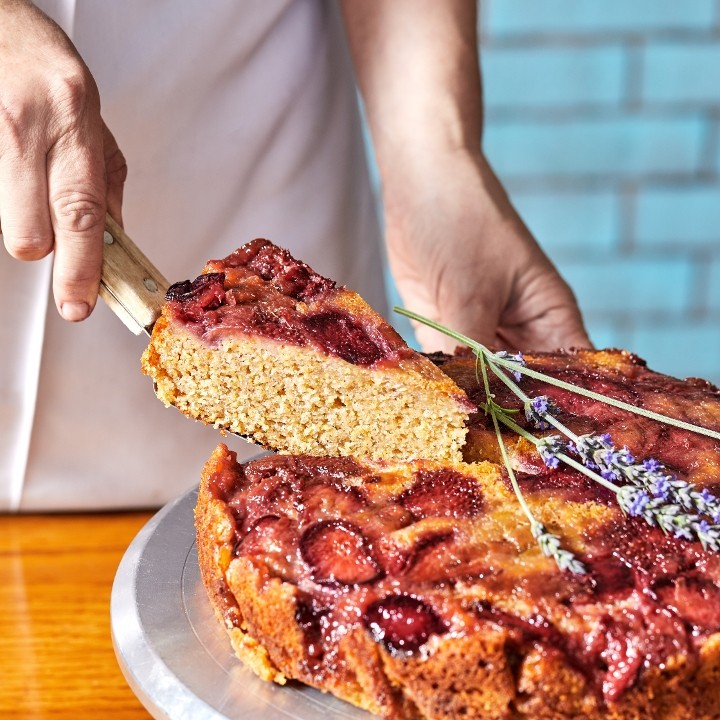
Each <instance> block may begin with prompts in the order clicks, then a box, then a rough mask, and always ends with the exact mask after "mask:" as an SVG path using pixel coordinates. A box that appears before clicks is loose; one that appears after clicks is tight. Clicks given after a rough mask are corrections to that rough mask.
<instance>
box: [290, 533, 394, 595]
mask: <svg viewBox="0 0 720 720" xmlns="http://www.w3.org/2000/svg"><path fill="white" fill-rule="evenodd" d="M300 554H301V555H302V558H303V560H304V561H305V562H306V563H307V564H308V565H309V566H310V567H311V568H312V573H313V579H314V580H315V581H316V582H319V583H341V584H343V585H358V584H361V583H367V582H370V581H371V580H374V579H375V578H376V577H378V575H380V567H379V565H378V564H377V562H376V561H375V558H374V557H373V556H372V554H371V552H370V548H369V546H368V542H367V540H366V539H365V536H364V535H363V533H362V531H361V530H360V528H358V527H356V526H355V525H353V524H351V523H348V522H344V521H341V520H323V521H321V522H318V523H315V524H314V525H312V526H311V527H309V528H308V529H307V530H306V531H305V532H304V533H303V535H302V537H301V539H300Z"/></svg>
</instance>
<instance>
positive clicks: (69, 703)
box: [0, 512, 152, 720]
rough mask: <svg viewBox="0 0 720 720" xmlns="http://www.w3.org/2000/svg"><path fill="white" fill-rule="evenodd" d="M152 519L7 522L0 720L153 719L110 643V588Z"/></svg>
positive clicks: (1, 527) (0, 560)
mask: <svg viewBox="0 0 720 720" xmlns="http://www.w3.org/2000/svg"><path fill="white" fill-rule="evenodd" d="M151 515H152V513H147V512H143V513H139V512H134V513H118V514H115V513H113V514H92V515H90V514H85V515H80V514H78V515H28V516H7V515H5V516H0V718H5V717H7V718H22V720H35V719H42V718H53V720H61V719H62V720H64V719H66V718H67V720H85V719H86V718H87V719H88V720H89V719H90V718H92V719H93V720H98V718H104V719H108V720H148V719H149V718H150V717H151V716H150V714H149V713H148V712H147V711H146V710H145V709H144V708H143V707H142V705H141V704H140V702H139V701H138V700H137V698H136V697H135V696H134V695H133V693H132V691H131V690H130V688H129V687H128V686H127V684H126V682H125V679H124V678H123V675H122V673H121V671H120V668H119V666H118V663H117V660H116V659H115V653H114V651H113V647H112V640H111V636H110V591H111V588H112V582H113V578H114V577H115V571H116V570H117V566H118V564H119V562H120V559H121V558H122V555H123V553H124V552H125V549H126V548H127V546H128V545H129V544H130V541H131V540H132V539H133V537H135V535H136V533H137V532H138V531H139V530H140V528H141V527H142V526H143V525H144V524H145V523H146V522H147V520H148V519H149V518H150V517H151Z"/></svg>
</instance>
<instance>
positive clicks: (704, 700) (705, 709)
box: [196, 445, 720, 720]
mask: <svg viewBox="0 0 720 720" xmlns="http://www.w3.org/2000/svg"><path fill="white" fill-rule="evenodd" d="M522 484H523V486H524V491H525V497H526V500H527V503H528V506H529V507H530V508H531V509H532V512H533V514H534V515H535V516H536V517H537V518H538V520H539V521H541V522H542V523H544V524H545V526H546V527H547V528H548V529H549V530H551V531H552V532H555V533H557V534H558V535H559V536H561V537H562V542H563V545H564V546H565V547H566V548H567V549H568V550H569V551H571V552H573V553H574V554H575V556H576V557H577V558H578V559H580V560H581V561H582V563H583V564H584V567H585V569H586V572H585V573H584V574H572V573H570V572H568V571H561V570H559V569H558V566H557V565H556V564H555V562H554V560H553V559H551V558H549V557H546V556H545V555H544V554H543V553H542V552H541V550H540V547H539V546H538V544H537V542H536V541H535V538H534V537H533V536H532V534H531V532H530V528H529V524H528V521H527V518H526V517H525V515H524V514H523V512H522V511H521V509H520V506H519V504H518V502H517V499H516V497H515V495H514V494H513V492H512V490H511V488H510V483H509V481H508V476H507V473H506V471H505V469H504V468H503V467H502V466H499V465H494V464H489V463H478V464H463V463H448V462H433V461H429V460H420V461H414V462H406V463H393V462H387V461H363V462H360V461H358V460H355V459H353V458H319V457H307V456H293V457H288V456H285V457H283V456H274V457H267V458H263V459H260V460H257V461H255V462H252V463H249V464H247V465H246V466H241V465H239V464H238V463H237V462H236V459H235V455H234V453H232V452H229V451H228V449H227V448H226V447H225V446H224V445H220V446H219V447H218V448H217V449H216V451H215V452H214V454H213V455H212V457H211V458H210V459H209V461H208V463H207V464H206V466H205V469H204V472H203V476H202V482H201V486H200V493H199V499H198V505H197V510H196V521H197V542H198V552H199V560H200V568H201V571H202V576H203V580H204V582H205V585H206V587H207V589H208V592H209V596H210V599H211V602H212V604H213V606H214V608H215V610H216V613H217V615H218V616H219V617H220V619H221V620H222V622H223V624H224V625H225V627H226V628H227V631H228V633H229V635H230V639H231V642H232V645H233V647H234V648H235V651H236V652H237V654H238V655H239V657H240V658H241V659H242V660H243V661H244V662H245V663H246V664H247V665H249V666H250V667H251V668H252V669H253V670H254V671H255V672H256V673H257V674H258V675H259V676H260V677H261V678H264V679H266V680H272V681H275V682H277V683H281V684H282V683H285V682H286V680H288V679H296V680H300V681H302V682H304V683H307V684H309V685H311V686H314V687H316V688H320V689H321V690H324V691H328V692H331V693H333V694H335V695H337V696H338V697H340V698H343V699H345V700H347V701H349V702H351V703H354V704H355V705H358V706H360V707H363V708H365V709H367V710H369V711H371V712H373V713H376V714H377V715H380V716H382V717H384V718H393V719H396V720H400V719H402V720H416V719H428V720H429V719H431V718H432V719H433V720H457V719H458V718H468V719H470V718H477V719H482V720H491V719H497V720H500V719H503V720H520V719H521V718H533V719H534V720H538V719H548V720H550V719H553V720H559V719H561V718H580V717H582V718H584V719H585V720H628V719H629V718H632V719H633V720H710V718H717V717H718V707H720V556H718V555H717V554H716V553H713V552H710V551H709V550H705V549H703V547H702V546H701V544H700V543H698V542H689V541H687V540H684V539H682V538H677V537H674V536H673V535H671V534H668V535H666V534H664V533H663V532H662V531H661V530H659V529H658V528H653V527H650V526H649V525H648V524H647V523H645V522H644V521H643V520H642V519H641V518H639V517H629V516H627V515H625V514H623V513H622V512H621V511H620V509H619V508H618V506H617V504H616V503H614V502H612V498H611V497H610V493H608V492H607V491H603V490H602V488H600V490H598V489H597V488H595V487H590V486H588V485H585V484H577V483H572V482H567V483H563V482H555V481H554V480H553V479H552V478H550V477H549V476H546V477H542V476H537V477H534V478H525V479H524V481H523V483H522Z"/></svg>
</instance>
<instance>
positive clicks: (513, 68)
mask: <svg viewBox="0 0 720 720" xmlns="http://www.w3.org/2000/svg"><path fill="white" fill-rule="evenodd" d="M480 7H481V16H480V28H479V29H480V46H481V62H482V66H483V82H484V91H485V104H486V132H485V136H484V145H485V151H486V153H487V155H488V157H489V158H490V160H491V162H492V163H493V165H494V167H495V169H496V170H497V172H498V174H499V175H500V177H501V178H502V179H503V182H504V183H505V185H506V187H507V189H508V191H509V192H510V195H511V197H512V198H513V201H514V202H515V204H516V206H517V207H518V209H519V211H520V213H521V214H522V215H523V217H524V218H525V220H526V222H527V223H528V225H529V227H530V228H531V230H532V231H533V232H534V233H535V235H536V237H537V238H538V240H539V241H540V242H541V244H542V245H543V247H544V248H545V249H546V251H547V252H548V254H549V255H550V257H551V258H552V259H553V260H554V262H555V263H556V264H557V265H558V267H559V268H560V270H561V271H562V272H563V274H564V275H565V277H566V278H567V279H568V281H569V282H570V284H571V285H572V286H573V288H574V289H575V291H576V294H577V296H578V299H579V302H580V304H581V307H582V308H583V311H584V313H585V316H586V320H587V322H588V326H589V329H590V332H591V335H592V336H593V339H594V340H595V342H596V344H597V345H599V346H620V347H626V348H628V349H630V350H633V351H634V352H636V353H638V354H639V355H641V356H643V357H644V358H646V359H647V361H648V364H649V365H650V366H651V367H653V368H654V369H656V370H659V371H662V372H667V373H670V374H673V375H678V376H691V375H695V376H701V377H706V378H708V379H710V380H713V381H714V382H716V383H720V72H719V70H720V0H602V1H600V2H598V0H512V2H510V1H509V0H481V3H480Z"/></svg>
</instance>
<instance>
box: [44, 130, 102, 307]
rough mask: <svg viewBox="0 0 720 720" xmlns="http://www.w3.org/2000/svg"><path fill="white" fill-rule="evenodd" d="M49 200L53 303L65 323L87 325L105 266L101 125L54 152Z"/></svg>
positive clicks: (60, 143)
mask: <svg viewBox="0 0 720 720" xmlns="http://www.w3.org/2000/svg"><path fill="white" fill-rule="evenodd" d="M48 195H49V198H50V212H51V219H52V225H53V230H54V232H55V261H54V272H53V293H54V295H55V303H56V305H57V307H58V310H59V311H60V314H61V315H62V316H63V317H64V318H65V319H66V320H70V321H78V320H83V319H84V318H86V317H87V316H88V315H89V314H90V313H91V312H92V309H93V308H94V307H95V303H96V301H97V293H98V288H99V285H100V268H101V265H102V235H103V230H104V227H105V207H106V204H105V167H104V161H103V154H102V128H101V126H100V124H99V122H98V125H97V127H96V128H94V129H92V128H91V129H90V130H88V131H87V132H84V133H81V132H80V131H78V132H74V133H72V134H71V135H69V136H66V137H63V138H61V140H60V141H58V143H57V144H56V145H55V146H54V147H53V149H52V150H51V151H50V154H49V156H48Z"/></svg>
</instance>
